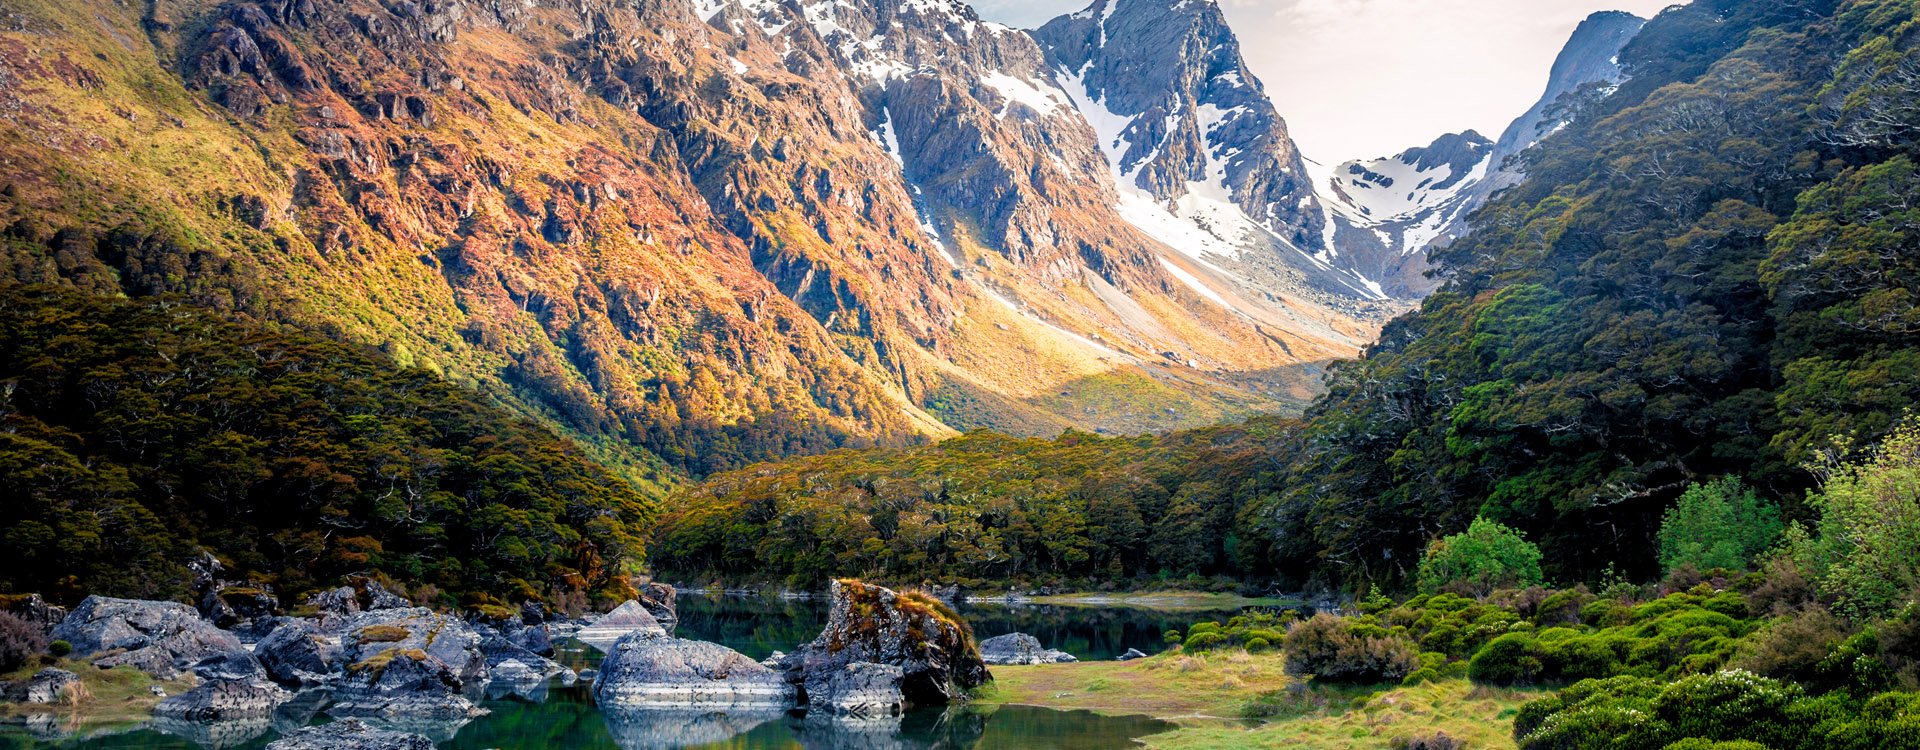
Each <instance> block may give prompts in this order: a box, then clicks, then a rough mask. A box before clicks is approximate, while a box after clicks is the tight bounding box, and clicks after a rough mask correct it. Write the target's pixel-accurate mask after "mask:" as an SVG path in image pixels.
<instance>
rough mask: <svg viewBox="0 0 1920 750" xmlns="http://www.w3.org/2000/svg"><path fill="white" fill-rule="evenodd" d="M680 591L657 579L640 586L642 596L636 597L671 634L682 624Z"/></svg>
mask: <svg viewBox="0 0 1920 750" xmlns="http://www.w3.org/2000/svg"><path fill="white" fill-rule="evenodd" d="M679 599H680V591H679V590H678V589H675V588H674V587H672V586H670V585H668V584H664V583H660V582H658V581H655V582H653V583H648V584H646V585H644V586H641V587H640V598H639V599H635V600H634V601H637V602H639V603H640V606H642V607H645V608H646V609H647V614H650V615H653V619H654V620H655V621H656V622H659V623H660V627H662V628H665V629H666V631H667V633H668V634H669V635H671V634H672V633H673V629H674V627H675V626H678V625H679V624H680V605H679Z"/></svg>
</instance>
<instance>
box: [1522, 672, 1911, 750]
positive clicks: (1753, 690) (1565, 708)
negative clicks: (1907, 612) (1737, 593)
mask: <svg viewBox="0 0 1920 750" xmlns="http://www.w3.org/2000/svg"><path fill="white" fill-rule="evenodd" d="M1916 728H1920V694H1915V693H1887V694H1883V695H1879V696H1876V697H1874V698H1872V699H1869V700H1866V701H1857V700H1854V699H1850V698H1848V697H1847V696H1845V695H1844V694H1840V693H1831V694H1828V695H1824V696H1808V695H1807V694H1806V692H1805V691H1803V690H1802V689H1801V688H1800V687H1799V686H1797V685H1794V684H1792V683H1785V682H1780V681H1778V680H1772V679H1768V678H1765V677H1760V676H1758V675H1755V674H1753V673H1751V672H1743V671H1738V670H1733V671H1724V672H1718V673H1715V674H1708V675H1695V676H1692V677H1687V678H1685V679H1682V680H1679V681H1677V682H1674V683H1671V684H1667V685H1662V684H1660V683H1658V682H1655V681H1652V680H1647V679H1643V678H1636V677H1617V678H1612V679H1607V680H1588V681H1585V682H1581V683H1579V684H1577V685H1574V686H1572V687H1570V688H1568V689H1566V690H1562V691H1560V692H1559V693H1558V694H1556V695H1553V696H1549V697H1546V698H1542V699H1540V700H1538V701H1534V702H1532V703H1529V704H1527V706H1526V707H1525V708H1523V709H1521V712H1520V715H1519V716H1518V717H1516V719H1515V721H1514V738H1515V739H1516V740H1517V741H1518V742H1519V745H1520V748H1521V750H1601V749H1603V748H1605V749H1607V750H1642V749H1644V750H1659V749H1661V748H1668V749H1671V748H1722V747H1724V748H1729V749H1731V748H1751V747H1765V748H1771V749H1772V750H1824V749H1827V748H1844V749H1847V750H1854V749H1857V750H1871V749H1872V748H1882V747H1891V748H1912V747H1915V746H1916V744H1917V743H1920V734H1916V733H1915V732H1914V730H1915V729H1916Z"/></svg>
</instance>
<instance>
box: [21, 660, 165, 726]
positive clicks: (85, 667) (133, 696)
mask: <svg viewBox="0 0 1920 750" xmlns="http://www.w3.org/2000/svg"><path fill="white" fill-rule="evenodd" d="M48 666H53V667H57V668H59V669H64V670H67V671H69V672H72V673H74V674H76V675H79V677H80V688H79V689H78V690H70V691H69V692H68V693H67V694H66V695H65V696H64V700H63V701H62V702H61V703H57V704H53V705H27V704H24V703H4V702H0V721H7V720H12V721H19V720H21V719H22V718H23V717H26V716H30V715H36V714H41V715H56V716H59V717H61V718H62V719H64V720H66V721H67V722H68V723H70V724H71V725H72V726H75V727H78V726H81V725H86V726H99V725H108V724H116V723H128V722H139V721H144V720H146V719H148V718H151V717H152V716H153V707H154V706H155V705H158V704H159V703H160V701H161V699H162V696H158V695H154V694H153V688H154V687H156V686H157V687H159V688H160V690H161V691H162V692H164V693H166V694H167V695H178V694H180V693H183V692H186V691H187V690H188V689H190V688H192V687H193V684H194V678H193V677H192V676H190V675H183V676H181V677H180V678H179V679H175V680H156V679H154V678H152V677H149V676H147V674H146V673H145V672H141V671H140V670H137V669H134V668H133V667H114V668H112V669H101V668H99V667H97V666H94V665H93V663H91V662H88V661H83V660H79V659H61V660H60V661H59V662H58V663H55V664H51V665H46V664H34V665H32V666H28V667H24V668H21V669H20V670H18V671H15V672H12V673H9V674H4V675H0V682H24V681H26V680H27V679H29V678H31V677H32V676H33V674H34V673H35V672H38V671H40V670H41V669H45V668H46V667H48Z"/></svg>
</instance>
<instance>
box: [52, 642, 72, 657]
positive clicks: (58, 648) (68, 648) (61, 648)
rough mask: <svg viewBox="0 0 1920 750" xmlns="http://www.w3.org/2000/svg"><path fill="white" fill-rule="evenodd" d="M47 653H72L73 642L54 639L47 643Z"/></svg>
mask: <svg viewBox="0 0 1920 750" xmlns="http://www.w3.org/2000/svg"><path fill="white" fill-rule="evenodd" d="M47 653H49V654H53V655H54V656H66V655H67V654H71V653H73V644H71V643H68V642H66V641H54V642H52V643H49V644H47Z"/></svg>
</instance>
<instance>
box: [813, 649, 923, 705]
mask: <svg viewBox="0 0 1920 750" xmlns="http://www.w3.org/2000/svg"><path fill="white" fill-rule="evenodd" d="M904 676H905V673H904V672H902V671H901V670H900V668H899V667H896V666H893V665H891V664H874V663H872V662H854V663H852V664H848V665H846V666H845V667H842V668H840V669H838V670H833V671H822V672H817V673H814V674H810V675H808V676H807V682H806V690H807V706H808V708H809V709H810V710H813V711H821V712H823V713H828V714H833V715H836V716H863V717H873V718H878V717H885V716H899V715H900V714H902V713H905V712H906V697H905V696H903V695H901V693H900V682H901V679H902V678H903V677H904Z"/></svg>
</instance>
